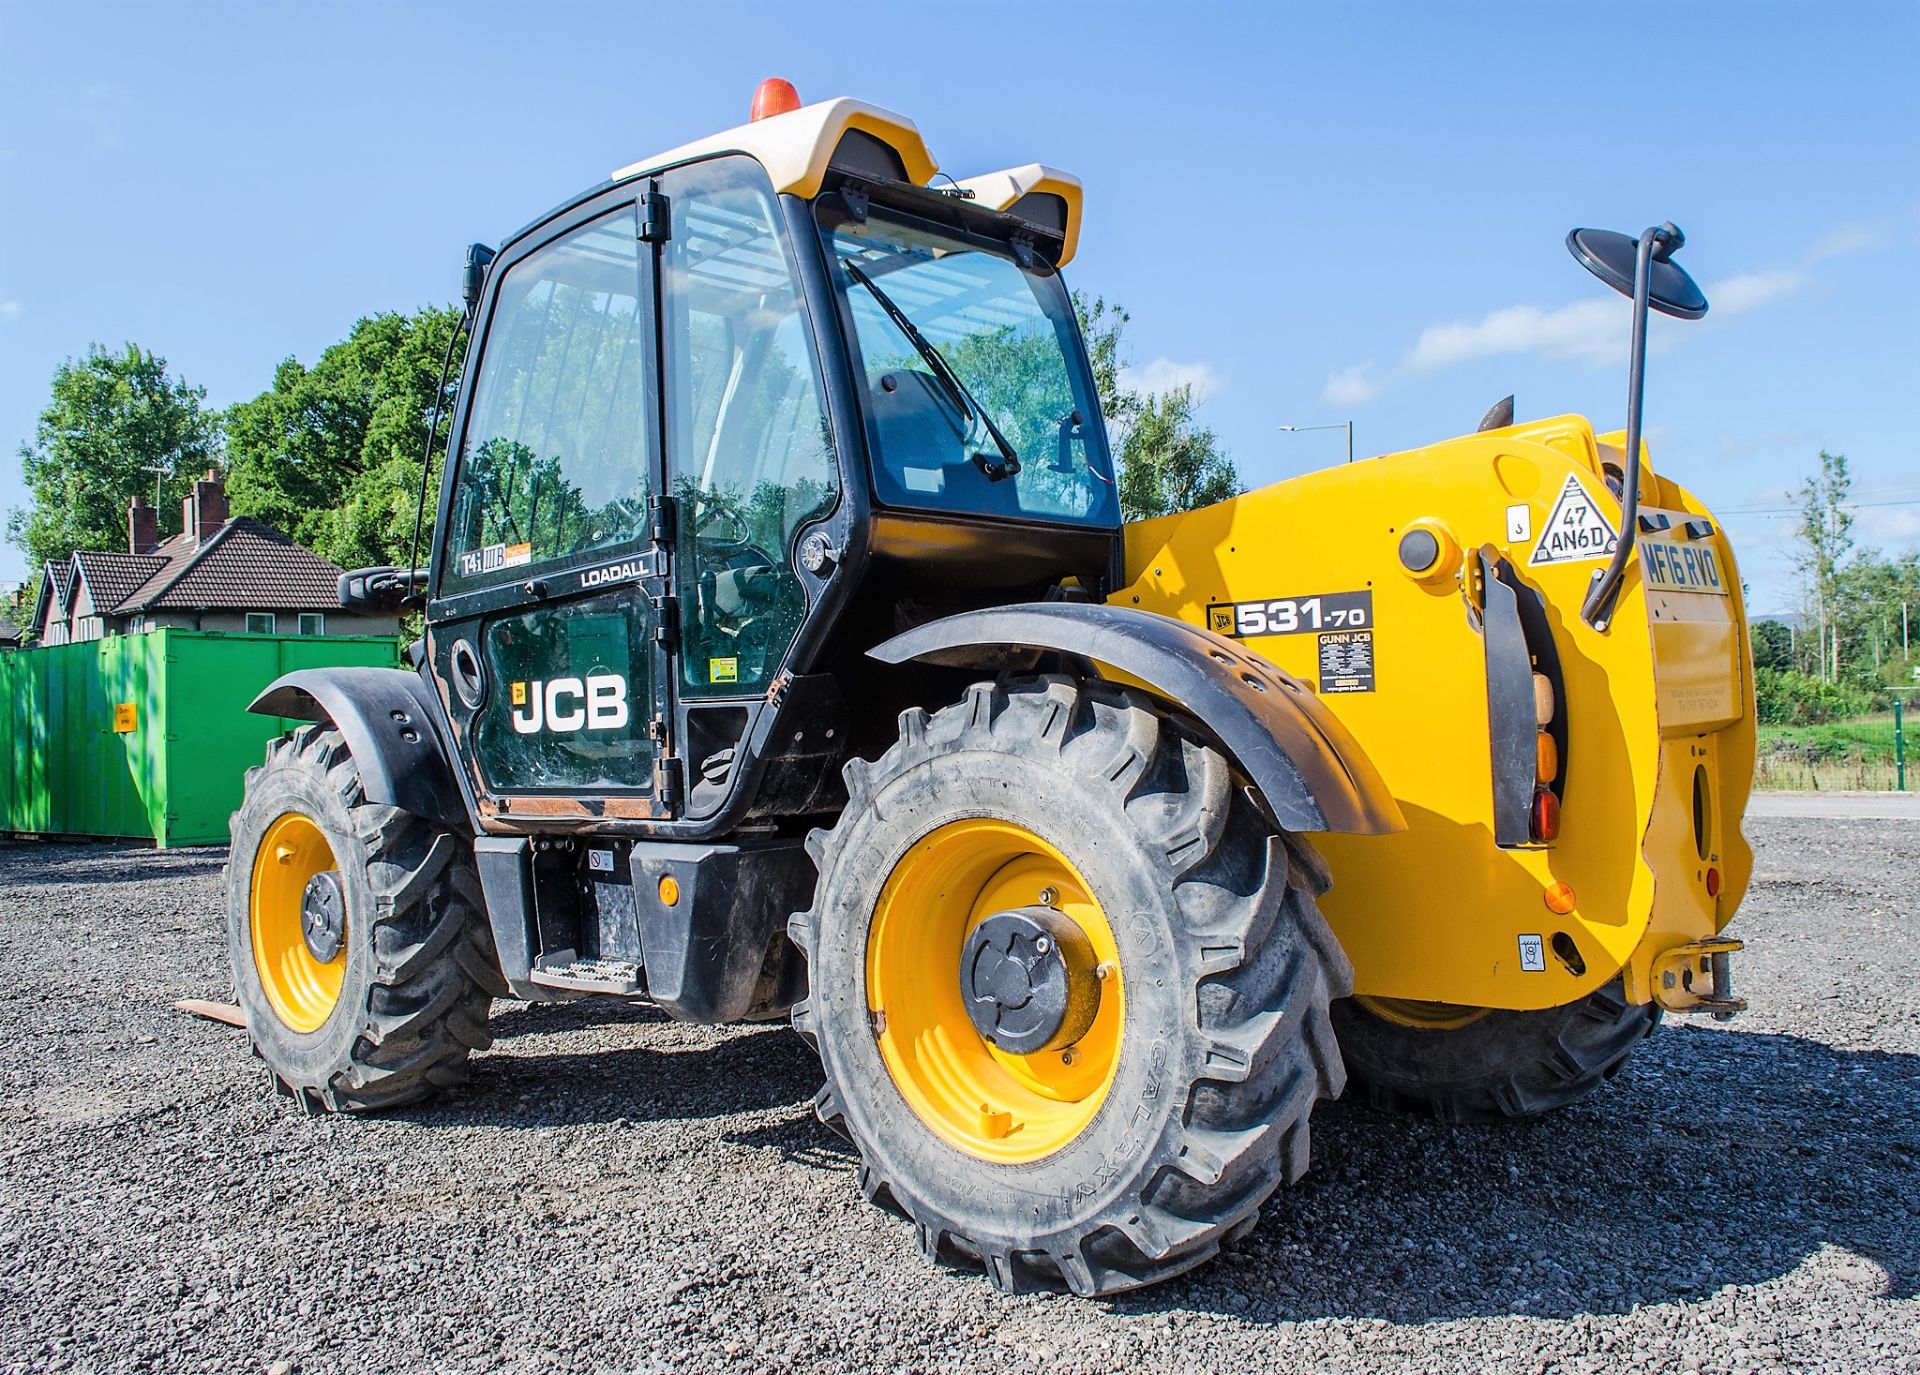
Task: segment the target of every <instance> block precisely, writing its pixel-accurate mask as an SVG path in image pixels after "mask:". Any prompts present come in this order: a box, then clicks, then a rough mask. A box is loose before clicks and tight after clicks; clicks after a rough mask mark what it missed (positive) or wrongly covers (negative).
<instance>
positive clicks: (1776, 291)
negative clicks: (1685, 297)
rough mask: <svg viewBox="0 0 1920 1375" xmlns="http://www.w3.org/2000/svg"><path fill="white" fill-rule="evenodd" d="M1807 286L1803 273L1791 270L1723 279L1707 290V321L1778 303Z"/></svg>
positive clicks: (1782, 269)
mask: <svg viewBox="0 0 1920 1375" xmlns="http://www.w3.org/2000/svg"><path fill="white" fill-rule="evenodd" d="M1806 284H1807V277H1806V274H1805V273H1804V272H1796V271H1794V270H1793V269H1792V268H1776V269H1774V270H1773V271H1770V272H1743V273H1741V274H1740V275H1739V276H1737V277H1724V278H1722V279H1721V280H1720V281H1717V282H1714V283H1712V284H1711V285H1709V286H1708V287H1707V302H1708V305H1707V313H1708V318H1712V317H1713V316H1715V315H1722V316H1725V315H1739V314H1741V313H1742V312H1744V311H1749V310H1753V309H1755V308H1756V307H1759V306H1764V305H1766V304H1768V303H1769V302H1772V301H1777V300H1779V299H1780V298H1781V297H1782V296H1791V295H1792V294H1793V293H1794V292H1796V291H1798V290H1799V289H1800V288H1801V287H1803V286H1805V285H1806Z"/></svg>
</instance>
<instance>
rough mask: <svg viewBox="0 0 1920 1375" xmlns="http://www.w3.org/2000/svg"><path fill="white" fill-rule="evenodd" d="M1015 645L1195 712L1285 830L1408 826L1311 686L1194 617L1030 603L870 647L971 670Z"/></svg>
mask: <svg viewBox="0 0 1920 1375" xmlns="http://www.w3.org/2000/svg"><path fill="white" fill-rule="evenodd" d="M1016 647H1017V648H1024V649H1030V650H1031V649H1038V650H1051V651H1053V652H1055V653H1059V654H1069V655H1075V656H1078V657H1079V658H1082V659H1086V660H1089V661H1091V662H1093V663H1095V664H1097V665H1101V666H1103V667H1105V668H1111V669H1113V670H1117V676H1119V677H1121V678H1123V679H1126V680H1131V681H1132V682H1134V683H1138V684H1142V685H1144V686H1145V687H1146V688H1147V690H1148V691H1150V692H1151V693H1153V694H1154V695H1155V696H1157V697H1159V698H1161V699H1162V700H1164V701H1165V702H1167V703H1169V704H1170V705H1172V706H1173V707H1175V708H1177V709H1178V710H1180V711H1181V712H1183V713H1185V714H1186V715H1188V716H1191V717H1193V718H1194V719H1195V720H1197V721H1199V722H1200V724H1201V725H1202V726H1204V727H1205V728H1206V729H1207V730H1208V731H1210V732H1212V734H1213V735H1214V737H1215V738H1216V739H1218V740H1219V742H1220V743H1221V745H1223V746H1224V747H1225V748H1226V751H1227V753H1228V754H1229V755H1231V756H1232V758H1233V760H1234V762H1235V763H1236V764H1237V765H1239V767H1240V769H1241V770H1242V771H1243V772H1244V773H1245V774H1246V775H1247V777H1248V778H1250V779H1251V780H1252V781H1253V785H1254V787H1255V788H1256V789H1258V790H1259V793H1260V795H1261V797H1262V798H1263V799H1264V800H1265V802H1266V805H1267V807H1268V808H1269V809H1270V810H1271V811H1272V813H1273V817H1274V820H1276V821H1278V822H1279V823H1280V825H1281V826H1283V827H1284V828H1286V829H1287V830H1289V831H1341V832H1347V833H1350V834H1356V835H1379V834H1382V833H1384V832H1388V831H1400V830H1404V829H1406V821H1405V820H1404V819H1403V818H1402V817H1401V815H1400V808H1399V805H1398V804H1397V803H1395V802H1394V800H1393V796H1392V794H1391V793H1389V792H1388V791H1387V785H1386V783H1385V782H1384V781H1382V779H1381V777H1380V774H1379V772H1378V771H1377V770H1376V769H1375V768H1374V766H1373V764H1372V762H1371V761H1370V760H1369V759H1368V758H1367V756H1366V754H1365V752H1364V751H1363V750H1361V748H1360V745H1359V742H1358V741H1356V740H1355V739H1354V738H1353V736H1352V734H1351V733H1349V732H1348V730H1347V728H1346V727H1345V726H1343V725H1341V724H1340V722H1339V720H1338V719H1337V718H1336V717H1335V716H1334V715H1333V713H1332V712H1330V711H1328V710H1327V709H1326V707H1325V706H1324V705H1322V704H1321V702H1320V701H1319V699H1318V698H1317V697H1315V696H1314V695H1313V693H1312V692H1310V691H1309V690H1308V689H1307V687H1306V685H1305V684H1304V683H1302V682H1301V681H1300V680H1299V679H1297V678H1295V677H1293V676H1292V675H1290V674H1287V673H1284V672H1282V671H1281V670H1279V669H1277V668H1275V667H1274V666H1273V665H1272V664H1270V663H1268V662H1267V661H1266V660H1265V659H1263V658H1261V657H1260V656H1259V655H1257V654H1252V653H1249V652H1248V651H1247V650H1245V649H1243V648H1241V647H1240V646H1239V645H1238V644H1236V643H1234V641H1232V640H1229V639H1227V638H1225V637H1224V636H1220V635H1216V634H1214V633H1213V632H1212V631H1210V630H1203V629H1201V628H1200V627H1199V626H1194V625H1188V624H1185V623H1184V622H1181V621H1176V620H1174V619H1172V618H1171V617H1168V616H1157V615H1154V614H1152V613H1150V612H1146V611H1135V610H1133V609H1132V608H1130V607H1120V606H1105V605H1099V604H1090V603H1085V602H1034V603H1028V604H1024V605H1018V606H1001V607H990V608H987V609H985V610H982V611H968V612H963V613H962V614H960V615H958V616H949V617H946V618H945V619H944V620H938V621H932V622H929V623H928V624H926V625H923V626H918V627H916V628H914V629H913V630H909V631H908V632H907V633H906V634H904V635H898V636H895V637H894V638H893V639H891V640H888V641H887V642H886V643H885V644H882V645H879V646H877V647H875V648H874V649H871V650H869V651H868V653H869V654H871V655H872V656H873V657H874V658H876V659H879V660H881V661H882V662H885V663H889V664H900V663H905V662H907V661H908V660H920V661H923V662H926V663H933V664H944V665H949V666H952V667H959V668H972V667H991V666H994V665H996V664H997V663H1000V662H1003V661H1004V658H1005V655H1006V652H1007V650H1009V649H1011V648H1016Z"/></svg>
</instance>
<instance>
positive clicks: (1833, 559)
mask: <svg viewBox="0 0 1920 1375" xmlns="http://www.w3.org/2000/svg"><path fill="white" fill-rule="evenodd" d="M1852 486H1853V479H1852V478H1851V477H1850V476H1849V475H1848V473H1847V457H1846V455H1845V454H1830V453H1828V452H1827V451H1826V450H1825V449H1822V450H1821V451H1820V471H1819V472H1818V473H1816V474H1814V475H1813V476H1812V477H1809V478H1808V479H1807V480H1806V481H1805V482H1803V483H1801V484H1800V490H1799V492H1798V493H1796V496H1797V497H1798V499H1799V502H1800V524H1799V525H1798V526H1797V527H1796V528H1795V530H1794V534H1795V535H1796V536H1797V537H1798V539H1799V540H1800V543H1801V546H1802V547H1801V549H1800V551H1799V554H1798V555H1797V557H1796V558H1795V566H1796V567H1797V568H1798V570H1799V572H1800V576H1801V578H1802V580H1803V586H1804V588H1805V592H1806V597H1807V609H1808V611H1809V612H1811V613H1812V617H1811V618H1812V620H1813V623H1814V625H1815V626H1816V627H1817V628H1818V630H1819V632H1820V635H1819V644H1818V645H1817V646H1816V647H1815V651H1814V664H1813V670H1814V673H1815V676H1817V677H1818V678H1820V679H1821V680H1822V681H1823V682H1832V681H1834V680H1835V679H1837V678H1838V677H1839V676H1840V662H1841V650H1840V640H1841V636H1840V630H1841V622H1842V620H1843V619H1844V617H1845V613H1846V611H1847V610H1848V607H1847V592H1848V587H1847V582H1846V577H1845V574H1846V571H1847V558H1848V556H1849V555H1850V554H1851V553H1852V552H1853V535H1852V533H1851V532H1852V529H1853V512H1852V511H1851V510H1850V509H1849V508H1848V504H1847V496H1848V493H1849V491H1850V490H1851V488H1852Z"/></svg>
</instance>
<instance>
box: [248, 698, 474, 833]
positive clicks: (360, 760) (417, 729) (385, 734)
mask: <svg viewBox="0 0 1920 1375" xmlns="http://www.w3.org/2000/svg"><path fill="white" fill-rule="evenodd" d="M247 710H248V711H250V712H252V713H254V714H255V715H257V716H282V717H286V718H288V719H289V720H294V721H317V722H320V723H322V724H325V725H331V726H333V727H335V728H336V729H337V730H339V732H340V734H341V735H343V736H345V737H346V741H347V748H348V749H349V750H351V751H352V752H353V762H354V764H355V765H356V766H358V768H359V770H360V783H361V786H362V788H364V789H365V791H366V795H367V801H369V802H379V803H384V804H385V805H387V806H389V807H398V808H400V809H401V810H402V811H406V812H412V813H413V814H414V815H415V816H423V817H426V818H427V819H428V820H430V821H438V822H440V823H441V824H443V825H446V826H451V827H454V828H455V829H457V830H463V831H464V830H469V829H471V827H472V823H471V821H470V820H469V818H468V816H467V812H466V805H465V803H464V802H462V800H461V797H460V785H459V782H458V780H456V779H455V777H454V773H453V765H452V763H451V762H450V761H449V760H448V758H447V753H446V750H445V748H444V747H443V746H442V744H441V738H442V735H443V731H442V728H441V724H440V705H439V703H437V702H436V701H434V699H433V690H432V689H431V688H429V687H428V686H427V684H426V681H425V680H424V679H423V678H421V676H420V675H419V674H418V673H413V672H410V671H408V670H406V669H398V668H303V669H300V670H299V671H298V672H295V673H289V674H287V675H286V676H284V677H281V678H276V679H274V680H273V682H272V683H271V684H269V685H268V687H267V690H266V691H265V692H262V693H261V694H260V695H259V696H258V697H256V698H254V699H253V702H252V704H251V705H249V706H248V707H247Z"/></svg>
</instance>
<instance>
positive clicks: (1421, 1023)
mask: <svg viewBox="0 0 1920 1375" xmlns="http://www.w3.org/2000/svg"><path fill="white" fill-rule="evenodd" d="M1354 1001H1355V1002H1356V1003H1359V1004H1360V1006H1362V1007H1364V1008H1365V1009H1366V1010H1367V1011H1369V1012H1371V1013H1372V1014H1373V1015H1374V1016H1376V1017H1378V1018H1379V1019H1380V1020H1381V1021H1383V1022H1392V1023H1393V1024H1394V1025H1395V1026H1406V1027H1413V1028H1414V1029H1415V1030H1417V1031H1458V1030H1459V1029H1460V1028H1461V1027H1463V1026H1472V1025H1473V1024H1474V1023H1475V1022H1477V1021H1479V1020H1480V1019H1481V1018H1482V1017H1484V1016H1486V1015H1487V1012H1488V1009H1487V1008H1484V1007H1462V1006H1461V1005H1460V1004H1458V1003H1425V1002H1421V1001H1420V1000H1418V999H1417V998H1369V997H1367V996H1365V995H1364V994H1362V995H1360V996H1359V997H1356V998H1355V999H1354Z"/></svg>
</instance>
